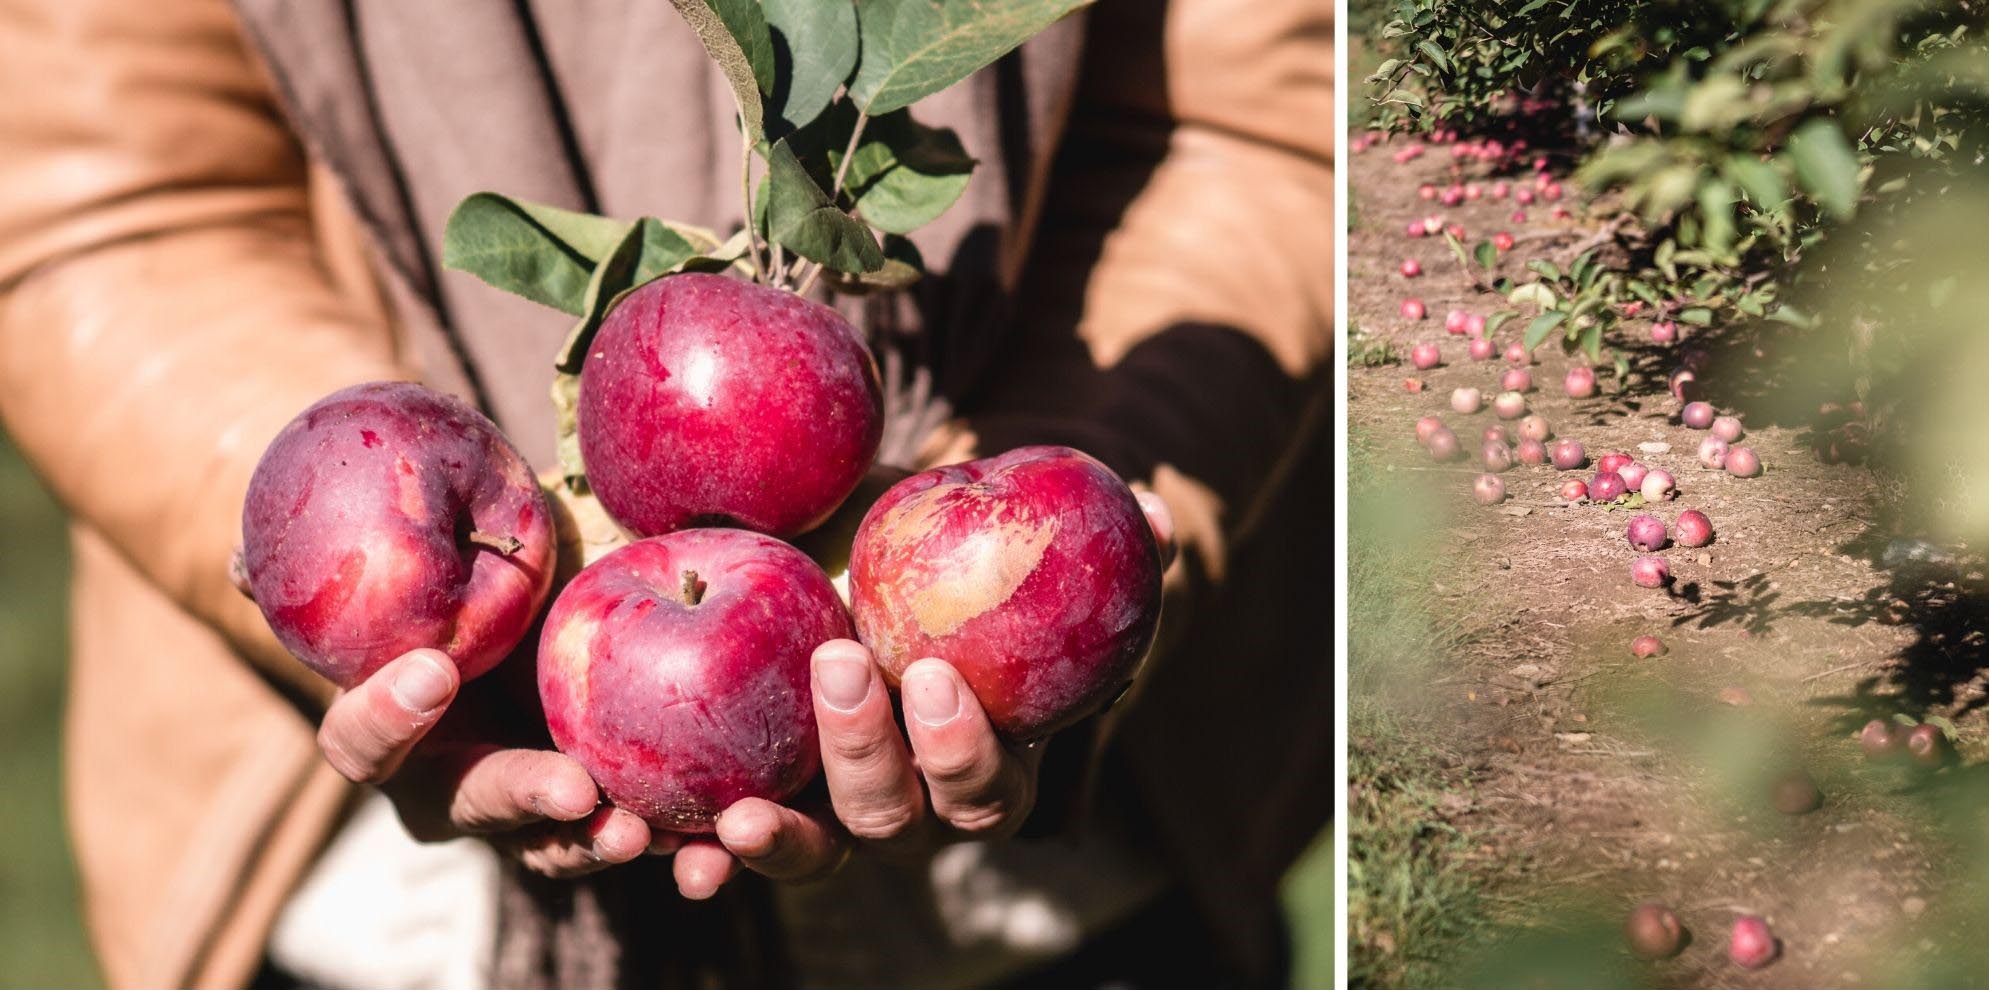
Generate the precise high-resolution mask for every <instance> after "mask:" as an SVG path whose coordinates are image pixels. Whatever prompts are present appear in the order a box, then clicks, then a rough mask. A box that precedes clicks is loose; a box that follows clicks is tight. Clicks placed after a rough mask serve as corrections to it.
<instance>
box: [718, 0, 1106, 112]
mask: <svg viewBox="0 0 1989 990" xmlns="http://www.w3.org/2000/svg"><path fill="white" fill-rule="evenodd" d="M679 2H681V0H679ZM1090 2H1091V0H971V2H967V0H949V2H935V0H863V2H862V3H860V4H858V5H857V10H856V17H857V31H858V34H859V35H861V37H862V43H861V44H862V55H861V56H860V58H859V62H858V65H857V70H856V78H855V79H854V80H853V81H851V83H850V87H849V98H850V100H851V102H853V103H855V104H856V105H857V106H858V107H859V108H861V109H862V110H863V111H864V112H866V113H868V114H870V115H871V116H873V117H875V116H879V115H882V114H886V113H890V112H891V111H893V110H897V109H900V108H903V107H908V106H911V105H912V104H913V103H916V102H918V101H919V100H921V99H923V98H925V97H927V96H930V95H932V94H933V93H937V92H939V91H940V90H942V89H945V88H946V87H948V86H951V85H953V84H954V83H956V82H959V81H960V80H962V79H965V78H967V77H968V76H970V75H972V74H973V73H974V72H975V71H977V70H979V69H980V68H981V67H982V66H985V65H987V64H989V63H990V62H993V61H994V60H995V59H998V58H1000V57H1002V56H1003V55H1006V54H1008V53H1009V52H1011V51H1013V50H1015V48H1016V47H1017V46H1019V45H1021V44H1022V43H1023V42H1024V41H1027V40H1029V39H1030V38H1031V37H1032V36H1034V35H1035V34H1037V33H1038V32H1040V31H1042V30H1043V29H1044V28H1046V27H1049V26H1050V25H1051V24H1054V23H1056V21H1057V20H1058V19H1059V18H1062V17H1063V16H1064V15H1065V14H1068V13H1070V12H1071V11H1073V10H1076V9H1078V8H1079V7H1083V6H1085V5H1087V4H1089V3H1090Z"/></svg>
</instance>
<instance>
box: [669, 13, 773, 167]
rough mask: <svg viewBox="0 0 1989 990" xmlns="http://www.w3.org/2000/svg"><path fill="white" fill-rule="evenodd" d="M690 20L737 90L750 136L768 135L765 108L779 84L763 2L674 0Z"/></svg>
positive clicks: (735, 95) (741, 117) (736, 97)
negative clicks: (766, 101)
mask: <svg viewBox="0 0 1989 990" xmlns="http://www.w3.org/2000/svg"><path fill="white" fill-rule="evenodd" d="M670 3H671V4H672V5H673V6H675V7H676V8H677V13H679V14H682V15H683V17H684V20H686V21H689V22H690V25H691V30H692V31H693V32H695V33H696V34H697V36H698V41H699V42H701V43H702V44H703V45H704V50H705V52H706V53H708V54H710V55H711V58H712V61H714V62H717V63H718V69H719V71H720V72H721V73H723V74H724V76H725V82H726V85H728V86H730V87H731V89H732V100H733V102H734V103H735V104H737V105H738V107H739V120H740V122H741V123H742V124H743V125H744V126H745V129H746V137H747V138H748V139H749V140H752V141H758V140H759V139H760V136H761V135H763V134H765V133H766V114H765V111H764V109H763V108H762V106H761V100H762V99H763V98H764V96H765V94H766V93H768V92H770V91H772V89H773V86H774V51H773V36H772V35H771V34H770V33H769V32H768V31H767V18H766V14H765V13H763V12H762V11H761V9H760V5H759V3H758V0H670Z"/></svg>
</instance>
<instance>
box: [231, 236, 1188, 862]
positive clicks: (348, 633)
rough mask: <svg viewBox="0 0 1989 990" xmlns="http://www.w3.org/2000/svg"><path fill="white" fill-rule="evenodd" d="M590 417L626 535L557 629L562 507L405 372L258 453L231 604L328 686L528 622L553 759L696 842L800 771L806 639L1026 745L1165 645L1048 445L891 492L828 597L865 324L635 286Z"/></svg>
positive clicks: (454, 403)
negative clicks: (969, 701)
mask: <svg viewBox="0 0 1989 990" xmlns="http://www.w3.org/2000/svg"><path fill="white" fill-rule="evenodd" d="M577 427H578V436H579V442H580V447H581V451H582V454H583V457H584V460H585V464H586V467H587V475H586V477H587V483H588V485H589V487H590V488H591V490H592V493H593V494H594V496H595V497H597V498H598V500H599V504H600V506H601V508H602V509H604V510H605V511H606V513H607V514H608V515H609V516H610V517H612V519H613V520H614V521H615V522H616V523H618V524H619V526H620V528H621V529H622V530H623V531H624V532H625V533H626V535H627V536H628V537H629V538H630V539H631V540H632V542H628V543H627V544H626V545H625V546H622V547H620V548H619V549H615V550H613V551H612V552H609V553H607V554H606V555H605V556H602V557H600V558H599V559H597V560H595V561H593V562H592V563H590V564H587V565H586V566H585V567H584V568H582V569H580V570H579V572H578V573H577V574H576V575H574V576H573V577H572V579H571V580H570V581H568V582H567V583H566V584H565V586H564V588H563V589H560V590H559V593H558V595H557V597H556V598H555V599H554V600H553V601H552V604H551V607H550V609H549V610H545V608H544V607H545V605H546V602H547V599H548V598H549V597H551V595H552V591H553V584H554V572H555V567H556V557H557V555H558V550H559V548H558V546H557V543H558V540H559V537H558V535H557V533H556V527H555V519H554V505H553V503H551V502H550V501H549V499H548V497H547V494H546V492H545V491H544V490H543V489H542V488H541V487H540V485H539V483H538V481H537V480H536V479H535V478H534V476H533V473H532V471H531V470H530V468H529V467H528V466H527V464H526V462H525V460H524V458H523V457H521V456H520V454H519V453H518V451H517V449H516V448H515V447H514V446H513V445H512V444H511V443H510V442H509V441H508V440H507V439H506V438H505V437H504V436H503V435H502V434H501V433H500V432H499V430H498V428H497V426H496V425H495V424H494V423H492V422H491V421H490V420H489V419H487V418H485V417H484V416H483V415H482V414H480V413H478V412H477V411H476V410H474V409H472V408H470V407H469V406H468V405H466V404H464V403H463V402H461V401H458V400H456V399H454V398H451V397H449V396H445V395H442V394H440V393H437V392H435V391H432V390H430V389H427V388H425V387H422V386H420V385H415V384H409V383H401V382H379V383H372V384H365V385H357V386H353V387H351V388H347V389H343V390H341V391H339V392H336V393H334V394H332V395H330V396H327V397H325V398H324V399H322V400H321V401H319V402H318V403H316V404H315V405H313V406H311V407H310V408H309V409H306V410H305V411H304V412H303V413H301V414H300V415H298V416H297V418H296V419H295V420H293V421H292V422H291V423H290V424H289V425H288V426H286V427H285V428H284V429H283V430H282V432H281V433H280V434H279V435H278V436H277V437H276V439H275V440H274V441H273V442H272V443H271V444H270V446H269V448H268V450H267V451H266V452H265V453H264V454H263V456H262V460H261V463H260V464H259V465H258V467H257V469H256V471H255V474H254V477H253V479H252V481H251V483H250V487H249V493H248V497H247V501H246V504H245V506H244V510H243V520H242V539H243V542H242V553H241V559H240V567H241V570H242V575H241V577H242V579H243V582H244V584H245V590H247V591H248V593H249V594H251V595H252V597H253V598H254V599H255V601H256V603H257V604H258V606H260V608H261V609H262V612H263V614H264V616H265V617H267V619H268V621H269V625H270V628H271V629H273V630H274V631H275V633H276V635H277V636H278V637H279V638H280V639H281V640H282V642H283V644H284V645H285V646H286V647H288V648H289V649H290V651H291V652H292V653H294V654H295V655H296V656H297V657H298V658H299V659H300V660H302V661H303V662H304V663H305V664H306V665H308V666H309V667H310V668H311V669H312V670H314V671H316V672H317V673H319V674H320V675H322V676H324V677H325V678H327V679H329V680H330V681H332V682H333V683H335V684H337V685H339V686H340V687H345V688H350V687H352V686H353V685H355V684H357V683H359V682H360V681H362V680H364V679H365V678H366V677H367V676H368V675H370V674H371V673H373V672H374V671H375V670H377V669H378V668H379V667H380V666H381V665H383V664H385V663H386V662H388V661H389V660H392V659H393V658H394V657H397V656H399V655H401V654H403V653H405V652H407V651H409V650H413V649H417V648H422V647H432V648H435V649H439V650H442V651H443V652H445V653H447V654H448V655H449V656H450V657H451V658H453V659H454V661H455V662H456V663H457V665H458V666H459V667H460V668H461V671H462V675H463V677H464V678H465V679H468V678H473V677H477V676H480V675H482V674H485V673H487V672H489V671H490V670H492V669H493V668H494V667H496V666H497V665H498V664H499V663H500V662H501V661H504V660H505V659H506V657H508V656H511V655H512V654H513V653H514V650H516V648H517V647H518V646H519V645H520V643H521V642H522V641H523V640H524V639H525V638H526V637H527V636H528V635H529V634H530V633H531V631H532V629H533V627H534V625H535V623H538V622H539V620H540V618H541V614H542V610H543V628H542V631H541V632H540V634H539V638H538V644H537V646H538V648H537V652H536V664H537V681H538V689H539V697H540V701H541V702H542V705H543V709H544V715H545V728H546V729H547V730H548V731H549V733H550V736H551V738H552V741H553V743H554V744H555V745H556V746H557V747H558V748H559V749H560V750H561V751H562V752H565V753H567V754H568V755H570V756H572V757H573V758H574V759H576V760H577V761H579V762H580V764H581V765H582V766H583V767H585V768H586V769H587V770H588V772H589V773H591V774H592V775H593V776H594V779H595V780H596V781H597V782H598V783H599V784H600V786H601V788H602V791H603V793H604V794H605V795H606V796H607V798H608V799H609V800H610V801H612V802H613V803H614V804H616V805H618V806H620V807H623V808H626V809H628V810H630V811H632V812H635V813H636V814H638V815H640V816H641V817H642V818H644V819H645V820H647V821H648V822H649V823H650V824H651V825H652V826H656V827H659V828H664V829H670V830H675V831H679V832H691V833H701V832H709V831H710V830H711V829H712V826H713V822H714V820H715V819H716V816H717V815H718V813H719V812H720V811H722V810H723V809H725V808H726V807H727V806H729V805H730V804H732V803H733V802H735V801H738V800H740V799H742V798H747V797H761V798H766V799H769V800H775V801H778V800H782V799H784V798H788V797H791V796H792V795H794V794H795V793H796V792H797V791H798V790H800V789H801V788H802V787H803V786H804V785H806V784H807V783H808V782H809V781H810V780H811V779H812V778H813V777H814V776H815V775H816V773H817V771H818V769H819V765H820V757H819V753H818V751H817V745H818V744H817V740H816V729H815V718H814V708H813V702H812V699H811V697H810V673H809V670H810V668H809V663H810V656H811V654H812V652H813V651H814V649H815V648H816V647H817V646H819V645H821V644H822V643H824V642H827V641H830V640H834V639H841V638H857V639H860V640H861V641H862V642H864V643H865V644H866V645H867V646H868V647H869V648H870V649H871V650H872V651H873V653H874V655H875V656H876V658H877V661H878V663H879V665H880V667H881V668H882V670H883V672H884V674H885V677H886V680H887V683H891V684H893V685H894V686H895V684H896V678H897V677H898V675H900V674H901V673H902V672H903V671H904V669H905V668H906V667H907V666H908V665H910V664H911V663H912V662H914V661H916V660H918V659H921V658H924V657H940V658H943V659H945V660H947V661H948V662H950V663H951V664H952V665H953V666H954V667H955V668H956V669H957V670H958V671H959V672H960V674H961V675H962V676H963V677H964V678H965V679H966V680H967V682H968V684H969V685H970V686H971V687H972V689H973V690H974V692H975V694H976V696H977V697H978V698H979V700H980V702H981V704H982V705H983V706H984V707H985V709H986V710H987V713H988V716H989V718H990V720H991V722H992V723H993V724H994V726H995V727H996V728H997V730H998V731H1000V732H1001V733H1002V734H1003V735H1004V736H1006V737H1008V738H1010V739H1014V740H1027V739H1034V738H1039V737H1042V736H1045V735H1047V734H1049V733H1052V732H1055V731H1057V730H1058V729H1061V728H1065V727H1067V726H1069V725H1071V724H1072V723H1074V722H1076V721H1078V720H1079V719H1081V718H1083V717H1084V716H1086V715H1087V714H1089V713H1091V712H1092V711H1095V710H1096V709H1097V708H1099V707H1100V706H1101V705H1103V704H1104V703H1106V702H1107V701H1109V700H1110V699H1111V698H1113V697H1114V696H1115V695H1116V693H1117V692H1119V691H1121V690H1122V689H1123V687H1124V686H1125V685H1126V683H1127V682H1128V681H1129V680H1130V678H1131V676H1132V674H1133V671H1134V669H1135V667H1136V666H1137V664H1138V662H1139V660H1140V658H1141V657H1142V655H1143V654H1144V653H1145V651H1146V649H1147V647H1148V645H1149V644H1150V642H1151V640H1152V637H1153V632H1154V627H1155V624H1156V622H1157V619H1158V613H1159V597H1160V581H1161V568H1162V562H1161V557H1160V550H1159V547H1158V546H1157V544H1156V542H1155V539H1154V536H1153V534H1152V531H1151V530H1150V528H1149V526H1148V523H1147V521H1146V518H1145V515H1144V514H1143V513H1142V511H1141V508H1140V506H1139V504H1138V502H1137V500H1136V499H1135V497H1134V495H1133V493H1132V492H1131V491H1130V490H1129V489H1128V488H1127V486H1126V484H1125V483H1124V482H1123V481H1122V480H1120V478H1119V477H1118V476H1117V475H1116V474H1114V473H1113V472H1112V471H1111V470H1110V469H1108V468H1106V467H1105V466H1104V465H1103V464H1101V463H1099V462H1098V461H1096V460H1094V459H1092V458H1091V457H1089V456H1086V455H1085V454H1083V453H1080V452H1078V451H1076V450H1072V449H1069V448H1064V447H1027V448H1022V449H1017V450H1013V451H1009V452H1007V453H1005V454H1001V455H999V456H995V457H990V458H987V459H985V460H977V461H971V462H967V463H962V464H955V465H950V466H946V467H940V468H936V469H934V470H930V471H926V472H924V473H922V474H916V475H912V476H911V477H909V478H905V479H904V480H902V481H899V482H898V483H897V484H896V485H894V486H892V487H891V488H890V489H889V490H888V491H886V492H884V494H883V495H882V497H881V498H879V499H878V500H877V501H876V502H875V503H874V504H872V505H871V506H870V508H869V509H868V511H867V512H866V513H865V515H864V516H863V518H862V522H861V523H860V525H858V526H857V528H856V530H855V533H854V537H853V539H852V540H851V541H850V542H849V543H848V544H847V545H846V546H845V547H844V548H843V549H846V550H847V551H848V561H849V566H848V575H847V576H848V598H849V604H848V606H845V604H844V602H843V599H842V598H841V597H840V596H839V594H838V591H837V588H836V587H835V585H834V584H833V582H832V581H831V579H830V577H829V575H828V574H827V573H825V572H824V570H823V568H822V567H821V566H820V565H818V564H817V562H816V561H815V560H814V559H812V558H811V557H810V556H808V555H807V554H805V553H803V552H802V551H801V550H800V549H797V548H796V546H794V545H793V544H791V543H789V542H787V541H788V540H791V539H793V538H796V537H799V536H801V535H802V534H804V533H808V532H809V531H810V530H813V529H815V528H816V527H818V526H820V525H821V524H822V523H823V522H824V521H825V520H827V519H829V517H830V516H831V515H832V514H834V513H836V512H837V510H838V507H839V506H841V505H842V504H843V503H844V502H845V500H847V499H849V497H850V496H851V493H852V492H853V491H855V490H856V489H857V487H858V484H859V482H860V481H862V480H863V479H864V478H865V476H866V474H867V472H869V471H870V469H871V467H872V461H873V460H874V458H875V456H876V454H877V450H878V445H879V439H880V436H881V434H882V428H883V403H882V399H881V393H880V387H879V381H878V374H877V370H876V366H875V363H874V362H873V360H872V357H871V355H870V353H869V351H868V349H867V348H866V347H865V346H864V344H863V342H862V340H861V338H860V337H859V336H858V334H857V331H856V330H855V328H854V327H852V326H851V325H850V324H849V323H848V322H847V321H845V320H844V319H843V318H842V317H841V316H840V315H839V314H838V313H837V312H836V311H835V310H833V309H831V308H829V307H827V306H824V305H821V304H819V303H816V302H813V301H810V300H808V299H805V298H803V297H801V296H799V295H797V294H795V293H793V292H789V291H785V290H783V289H780V288H775V287H770V286H764V285H757V284H753V283H750V282H745V281H741V280H737V279H733V278H728V277H725V276H721V275H715V274H700V273H685V274H676V275H668V276H664V277H662V278H658V279H655V280H653V281H650V282H648V283H646V284H644V285H642V286H640V287H639V288H636V289H634V290H633V291H631V292H629V293H628V294H627V295H626V296H625V297H623V298H622V299H621V300H620V302H618V303H617V304H616V305H615V306H614V307H613V308H612V309H611V310H610V311H609V312H608V313H607V314H606V316H605V318H604V320H603V322H602V323H601V325H600V329H599V332H598V333H597V334H596V336H595V337H594V338H593V340H592V342H591V345H590V346H589V349H588V353H587V358H586V362H585V364H584V366H583V368H582V371H581V376H580V393H579V404H578V424H577ZM511 662H513V663H527V664H530V663H533V662H534V660H533V658H532V657H531V656H530V655H529V654H527V655H526V656H523V657H521V658H519V659H515V660H512V661H511Z"/></svg>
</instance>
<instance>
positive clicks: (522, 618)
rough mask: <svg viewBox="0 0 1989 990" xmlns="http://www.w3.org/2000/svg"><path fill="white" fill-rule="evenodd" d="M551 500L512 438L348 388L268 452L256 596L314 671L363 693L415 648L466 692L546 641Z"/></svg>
mask: <svg viewBox="0 0 1989 990" xmlns="http://www.w3.org/2000/svg"><path fill="white" fill-rule="evenodd" d="M553 550H554V545H553V524H552V515H551V512H550V511H549V510H548V508H547V506H546V500H545V494H544V493H543V492H542V491H540V489H539V486H538V483H537V482H536V481H535V480H534V479H533V477H532V471H531V469H530V468H529V467H527V466H526V464H525V460H524V458H523V457H520V456H519V454H518V451H517V450H516V449H515V448H513V447H512V446H511V443H510V441H508V440H506V439H505V438H504V435H503V434H502V433H500V432H498V429H497V426H496V424H494V423H492V422H491V421H490V420H488V419H486V418H485V417H484V416H483V415H482V414H481V413H479V412H477V411H476V410H474V409H472V408H470V407H469V406H468V405H465V404H464V403H462V402H461V401H459V400H457V399H454V398H451V397H449V396H446V395H443V394H441V393H439V392H435V391H432V390H430V389H427V388H423V387H422V386H420V385H415V384H411V383H408V382H374V383H370V384H365V385H354V386H352V387H350V388H345V389H341V390H339V391H337V392H334V393H332V394H331V395H328V396H326V397H325V398H323V399H321V400H319V401H318V402H317V403H316V404H315V405H312V406H311V407H310V408H308V409H306V410H304V411H303V412H302V413H299V414H298V416H297V418H296V419H293V420H291V421H290V423H289V425H287V426H285V427H284V428H283V430H282V432H280V433H278V434H277V435H276V439H275V440H273V441H271V442H270V445H269V448H268V449H267V450H265V451H264V452H263V455H262V460H261V461H260V462H259V463H258V464H257V465H256V470H255V474H254V475H253V476H252V477H251V478H250V480H249V491H248V497H247V498H246V499H245V500H244V503H243V506H242V557H241V567H242V571H243V575H242V576H243V577H244V579H245V584H246V588H245V590H246V591H247V592H248V593H249V595H250V597H252V598H254V599H255V601H256V604H257V605H258V606H259V607H260V608H261V609H262V614H263V616H264V617H265V618H266V619H268V620H269V626H270V629H272V630H274V631H275V633H276V636H277V638H278V639H279V640H281V641H282V642H283V645H284V646H285V647H286V648H288V649H289V650H290V652H291V653H293V654H295V655H296V656H297V658H298V659H299V660H302V661H303V662H304V664H305V666H308V667H310V668H311V669H312V670H314V671H316V672H317V673H318V674H319V675H320V676H323V677H324V678H325V679H327V680H329V681H331V682H332V683H334V684H337V685H339V686H340V687H348V688H349V687H352V686H353V685H355V684H358V683H359V682H360V681H363V680H365V679H366V677H367V676H368V675H370V674H372V673H373V671H375V670H378V669H379V668H380V666H381V665H383V664H385V663H386V662H388V661H389V660H392V659H394V658H395V657H397V656H400V655H401V654H403V653H406V652H408V651H409V650H415V649H421V648H432V649H438V650H441V651H443V652H444V653H447V654H449V656H450V658H451V659H453V660H454V661H455V662H456V665H457V667H458V668H459V669H460V670H461V671H462V676H463V678H464V679H465V680H467V679H469V678H472V677H476V676H478V675H480V674H483V673H485V672H486V671H488V670H490V669H491V668H492V667H494V666H496V665H497V663H498V661H500V660H502V659H504V657H505V655H506V654H508V653H510V652H511V649H512V648H513V647H515V646H517V645H518V642H519V641H520V640H522V639H523V638H524V637H525V635H526V633H527V632H528V631H529V630H530V628H531V625H532V620H533V619H534V618H535V617H536V616H537V615H538V611H539V606H540V605H542V604H544V602H545V599H546V594H547V591H548V590H549V589H550V588H551V584H552V576H553Z"/></svg>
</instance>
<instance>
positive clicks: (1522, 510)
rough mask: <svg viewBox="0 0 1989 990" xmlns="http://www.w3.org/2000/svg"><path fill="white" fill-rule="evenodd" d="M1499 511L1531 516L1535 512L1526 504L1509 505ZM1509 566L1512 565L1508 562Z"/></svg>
mask: <svg viewBox="0 0 1989 990" xmlns="http://www.w3.org/2000/svg"><path fill="white" fill-rule="evenodd" d="M1499 511H1500V512H1503V513H1505V514H1506V515H1509V516H1530V515H1532V514H1533V510H1532V509H1531V508H1529V507H1527V506H1524V505H1508V506H1506V507H1505V508H1503V509H1500V510H1499ZM1507 566H1508V567H1510V566H1511V565H1510V564H1508V565H1507Z"/></svg>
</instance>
